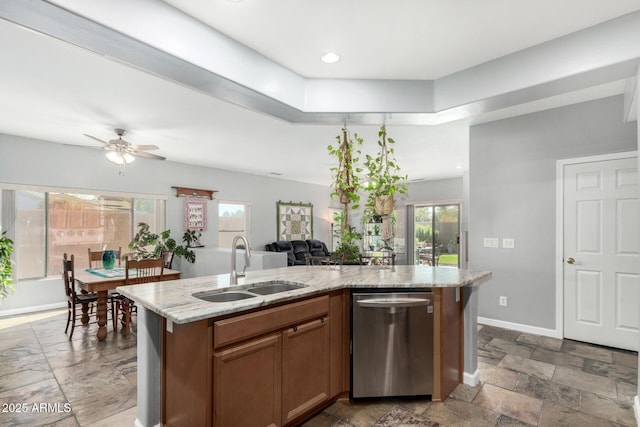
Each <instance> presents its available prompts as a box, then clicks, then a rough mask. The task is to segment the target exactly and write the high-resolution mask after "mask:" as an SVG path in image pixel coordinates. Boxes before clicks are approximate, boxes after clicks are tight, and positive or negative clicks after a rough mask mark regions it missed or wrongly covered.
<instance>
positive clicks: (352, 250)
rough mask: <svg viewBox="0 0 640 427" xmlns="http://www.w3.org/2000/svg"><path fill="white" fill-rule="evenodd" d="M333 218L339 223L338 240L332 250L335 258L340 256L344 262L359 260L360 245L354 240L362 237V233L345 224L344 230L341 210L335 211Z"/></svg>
mask: <svg viewBox="0 0 640 427" xmlns="http://www.w3.org/2000/svg"><path fill="white" fill-rule="evenodd" d="M333 219H334V221H335V222H336V223H338V224H340V226H341V227H340V242H339V243H338V246H337V247H336V249H335V250H334V251H333V254H332V255H333V256H334V257H335V258H341V259H342V262H343V263H345V264H350V263H356V262H358V263H359V262H360V246H359V245H357V244H356V242H357V241H358V240H360V239H362V234H360V233H358V232H357V231H356V228H355V227H352V226H347V227H346V231H345V229H344V228H343V227H342V224H343V221H344V216H343V215H342V212H335V213H334V214H333Z"/></svg>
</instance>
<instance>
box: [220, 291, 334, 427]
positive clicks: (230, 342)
mask: <svg viewBox="0 0 640 427" xmlns="http://www.w3.org/2000/svg"><path fill="white" fill-rule="evenodd" d="M329 311H330V299H329V296H328V295H325V296H321V297H316V298H310V299H307V300H302V301H298V302H293V303H290V304H286V305H282V306H279V307H274V308H268V309H265V310H260V311H256V312H253V313H248V314H243V315H238V316H234V317H230V318H228V319H222V320H219V321H215V322H213V347H214V353H213V425H214V426H216V427H217V426H228V425H238V426H240V425H241V426H245V425H246V426H282V425H293V424H294V423H295V422H296V421H297V420H300V419H301V417H305V416H308V415H310V414H311V413H312V412H313V411H314V410H315V409H317V408H319V407H320V406H322V405H323V404H324V403H325V402H326V401H327V400H328V399H329V395H330V348H331V346H330V337H331V328H330V325H331V321H330V320H331V319H330V316H329Z"/></svg>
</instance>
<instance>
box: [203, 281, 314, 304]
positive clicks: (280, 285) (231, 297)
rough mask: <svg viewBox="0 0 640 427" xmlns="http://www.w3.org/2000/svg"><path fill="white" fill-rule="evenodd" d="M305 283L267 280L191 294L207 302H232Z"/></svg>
mask: <svg viewBox="0 0 640 427" xmlns="http://www.w3.org/2000/svg"><path fill="white" fill-rule="evenodd" d="M306 286H307V285H303V284H302V283H295V282H287V281H284V280H271V281H269V282H261V283H253V284H251V285H245V286H243V287H241V288H239V289H238V288H235V289H233V290H232V289H229V290H226V291H222V290H212V291H202V292H196V293H194V294H192V296H194V297H196V298H200V299H201V300H204V301H209V302H233V301H241V300H243V299H247V298H255V297H257V296H260V295H272V294H277V293H279V292H286V291H292V290H294V289H300V288H304V287H306Z"/></svg>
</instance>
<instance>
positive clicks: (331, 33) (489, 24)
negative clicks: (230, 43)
mask: <svg viewBox="0 0 640 427" xmlns="http://www.w3.org/2000/svg"><path fill="white" fill-rule="evenodd" d="M165 2H166V3H169V4H171V5H173V6H174V7H176V8H177V9H180V10H182V11H184V12H186V13H188V14H189V15H191V16H193V17H195V18H197V19H199V20H200V21H202V22H204V23H205V24H208V25H210V26H211V27H213V28H215V29H217V30H218V31H220V32H222V33H224V34H226V35H228V36H229V37H231V38H233V39H235V40H237V41H239V42H240V43H242V44H244V45H246V46H249V47H250V48H252V49H255V50H256V51H258V52H260V53H261V54H263V55H265V56H266V57H268V58H271V59H272V60H274V61H275V62H278V63H280V64H282V65H284V66H285V67H287V68H289V69H291V70H293V71H295V72H296V73H298V74H301V75H303V76H305V77H325V78H347V79H415V80H424V79H429V80H431V79H437V78H440V77H444V76H447V75H449V74H453V73H455V72H457V71H460V70H464V69H467V68H471V67H473V66H475V65H478V64H481V63H483V62H487V61H490V60H492V59H496V58H499V57H502V56H505V55H508V54H510V53H513V52H517V51H519V50H523V49H525V48H528V47H530V46H534V45H537V44H540V43H543V42H546V41H549V40H552V39H555V38H558V37H560V36H564V35H567V34H570V33H573V32H575V31H578V30H581V29H584V28H587V27H591V26H593V25H596V24H599V23H601V22H604V21H607V20H609V19H613V18H616V17H618V16H621V15H624V14H627V13H630V12H633V11H636V10H639V9H640V3H639V2H638V0H611V1H606V2H604V1H602V0H561V1H558V0H529V1H513V0H483V1H478V0H447V1H442V0H323V1H315V0H279V1H277V2H270V1H259V0H243V1H235V2H234V1H229V0H210V1H202V0H165ZM326 50H334V51H337V52H339V53H340V54H341V55H342V59H341V60H340V61H339V62H338V63H336V64H333V65H327V64H323V63H322V62H320V61H319V58H320V55H321V54H322V52H324V51H326Z"/></svg>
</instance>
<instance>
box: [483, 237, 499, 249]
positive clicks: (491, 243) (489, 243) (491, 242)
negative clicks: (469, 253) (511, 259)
mask: <svg viewBox="0 0 640 427" xmlns="http://www.w3.org/2000/svg"><path fill="white" fill-rule="evenodd" d="M483 246H484V247H485V248H497V247H498V239H497V238H496V237H485V238H484V242H483Z"/></svg>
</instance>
